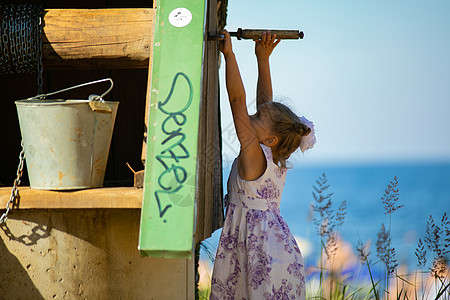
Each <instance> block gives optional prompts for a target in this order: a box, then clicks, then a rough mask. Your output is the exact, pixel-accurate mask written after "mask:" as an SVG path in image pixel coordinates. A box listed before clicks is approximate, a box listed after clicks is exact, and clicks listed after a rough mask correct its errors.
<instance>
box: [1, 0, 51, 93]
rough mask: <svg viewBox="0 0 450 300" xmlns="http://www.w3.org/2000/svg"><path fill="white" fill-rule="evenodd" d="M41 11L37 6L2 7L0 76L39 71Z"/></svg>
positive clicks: (12, 5) (5, 5) (10, 5)
mask: <svg viewBox="0 0 450 300" xmlns="http://www.w3.org/2000/svg"><path fill="white" fill-rule="evenodd" d="M41 12H42V6H41V5H36V4H0V20H1V27H0V36H1V43H0V74H32V73H36V71H39V68H40V66H39V59H40V57H41V51H42V50H41V48H42V47H41V43H42V38H41V28H42V26H41V25H42V20H41ZM38 85H39V83H38Z"/></svg>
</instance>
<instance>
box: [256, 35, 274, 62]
mask: <svg viewBox="0 0 450 300" xmlns="http://www.w3.org/2000/svg"><path fill="white" fill-rule="evenodd" d="M276 38H277V35H276V34H271V33H270V31H268V32H263V34H262V36H261V38H260V39H258V40H254V41H255V54H256V57H257V58H258V59H269V56H270V55H271V54H272V51H273V49H275V47H276V46H277V45H278V44H279V43H280V40H276Z"/></svg>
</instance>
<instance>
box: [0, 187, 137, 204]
mask: <svg viewBox="0 0 450 300" xmlns="http://www.w3.org/2000/svg"><path fill="white" fill-rule="evenodd" d="M10 195H11V188H10V187H6V188H0V209H3V208H5V207H6V203H7V202H8V200H9V197H10ZM19 196H20V198H19V205H18V208H19V209H90V208H120V209H140V208H141V206H142V189H135V188H132V187H120V188H100V189H86V190H78V191H64V192H62V191H48V190H37V189H31V188H29V187H21V188H19Z"/></svg>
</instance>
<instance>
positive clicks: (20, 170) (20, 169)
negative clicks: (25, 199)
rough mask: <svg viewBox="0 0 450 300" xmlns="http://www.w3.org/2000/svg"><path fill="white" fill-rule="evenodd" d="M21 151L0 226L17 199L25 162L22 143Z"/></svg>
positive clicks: (6, 218) (0, 219) (0, 218)
mask: <svg viewBox="0 0 450 300" xmlns="http://www.w3.org/2000/svg"><path fill="white" fill-rule="evenodd" d="M21 146H22V150H21V151H20V154H19V166H18V167H17V172H16V179H15V180H14V184H13V187H12V189H11V197H9V200H8V203H7V204H6V212H4V213H3V214H2V216H1V217H0V224H3V223H4V222H6V220H8V213H9V211H10V210H11V209H12V208H13V206H14V204H15V201H16V199H17V195H18V194H19V189H18V188H19V185H20V181H21V179H22V173H23V165H24V161H25V149H24V148H23V141H22V145H21Z"/></svg>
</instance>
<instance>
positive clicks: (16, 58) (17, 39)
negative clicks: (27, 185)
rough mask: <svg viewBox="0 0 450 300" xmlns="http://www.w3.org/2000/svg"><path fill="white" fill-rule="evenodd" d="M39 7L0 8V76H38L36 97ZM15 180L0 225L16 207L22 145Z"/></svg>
mask: <svg viewBox="0 0 450 300" xmlns="http://www.w3.org/2000/svg"><path fill="white" fill-rule="evenodd" d="M41 14H42V6H41V5H35V4H0V20H1V24H0V74H32V73H36V72H37V86H38V92H37V94H41V93H42V86H43V76H42V73H43V65H42V36H41V34H42V28H43V22H42V17H41ZM21 147H22V150H21V151H20V154H19V165H18V167H17V172H16V179H15V180H14V184H13V187H12V189H11V196H10V198H9V200H8V202H7V204H6V211H5V212H4V213H3V214H2V215H1V217H0V225H1V224H3V223H5V222H6V220H7V219H8V214H9V212H10V211H11V210H12V209H13V207H14V205H15V204H16V201H17V198H18V194H19V189H18V187H19V185H20V182H21V179H22V174H23V166H24V162H25V149H24V147H23V141H22V143H21Z"/></svg>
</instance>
